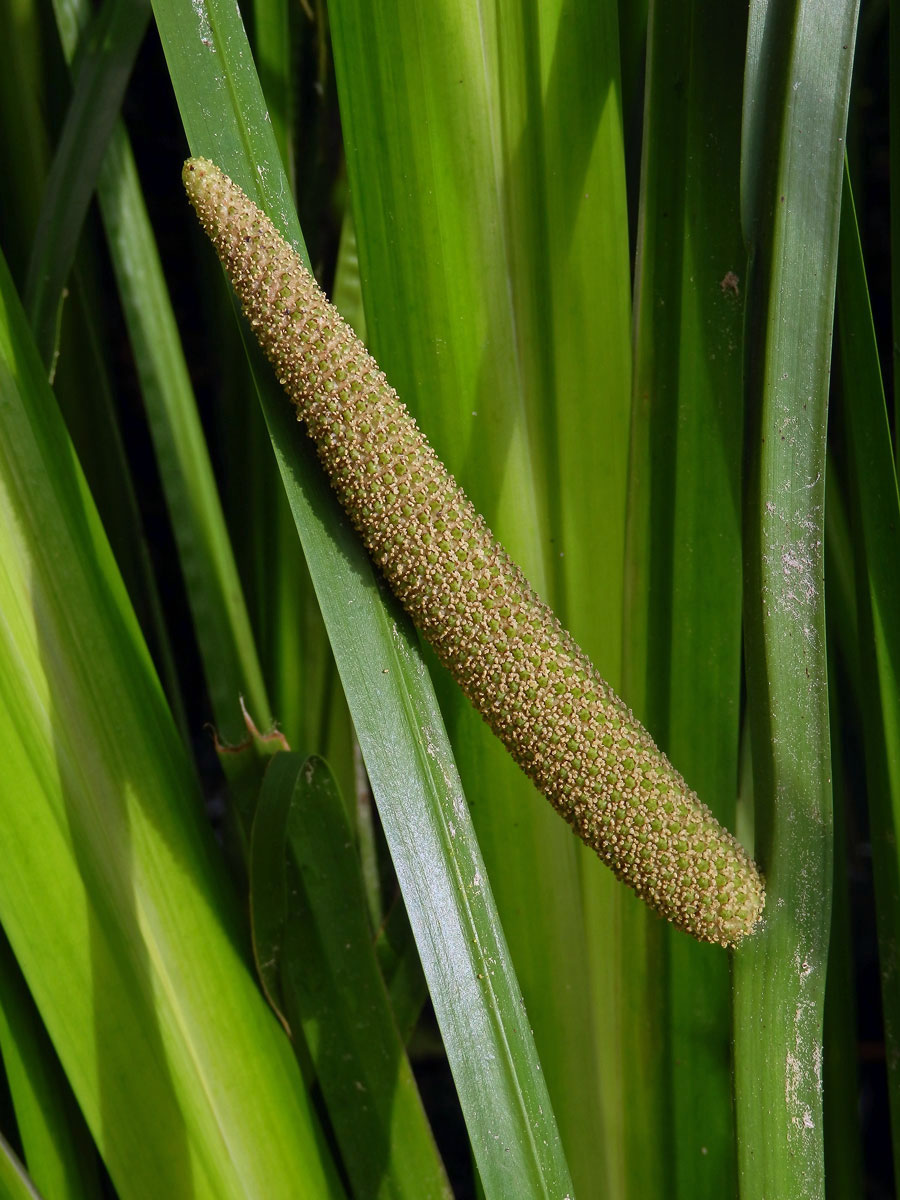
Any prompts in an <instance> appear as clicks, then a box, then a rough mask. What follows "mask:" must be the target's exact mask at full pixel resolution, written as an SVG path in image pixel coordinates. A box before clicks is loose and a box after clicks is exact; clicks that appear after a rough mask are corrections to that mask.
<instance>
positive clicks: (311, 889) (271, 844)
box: [250, 754, 450, 1200]
mask: <svg viewBox="0 0 900 1200" xmlns="http://www.w3.org/2000/svg"><path fill="white" fill-rule="evenodd" d="M276 878H277V879H279V880H280V883H281V887H273V886H272V883H271V881H272V880H273V879H276ZM250 899H251V905H252V911H253V917H254V941H255V947H256V955H257V961H258V962H260V963H265V964H266V967H267V972H270V973H271V974H273V975H275V974H277V976H278V978H279V983H280V991H281V995H282V997H283V1001H284V1008H285V1011H286V1013H287V1015H288V1020H289V1023H290V1026H291V1027H292V1028H293V1029H295V1030H296V1031H297V1033H298V1034H299V1032H300V1030H301V1029H302V1031H303V1035H304V1037H305V1040H306V1044H307V1046H308V1048H309V1052H310V1055H311V1058H312V1063H313V1066H314V1068H315V1072H316V1076H317V1079H318V1082H319V1085H320V1087H321V1089H322V1095H323V1097H324V1100H325V1104H326V1106H327V1108H328V1115H329V1118H330V1121H331V1125H332V1128H333V1129H334V1131H335V1134H336V1136H337V1141H338V1145H339V1147H340V1149H341V1154H342V1157H343V1162H344V1167H345V1169H346V1171H347V1175H348V1177H349V1179H350V1182H351V1185H352V1187H353V1191H354V1193H355V1194H356V1195H361V1196H384V1197H388V1196H396V1197H402V1196H407V1197H410V1200H412V1198H413V1197H426V1196H434V1197H441V1196H444V1197H446V1196H449V1195H450V1191H449V1186H448V1184H447V1180H446V1177H445V1175H444V1170H443V1166H442V1164H441V1161H440V1158H439V1156H438V1154H437V1150H436V1147H435V1145H434V1140H433V1138H432V1135H431V1129H430V1128H429V1125H428V1121H427V1119H426V1117H425V1113H424V1110H423V1108H422V1103H421V1100H420V1099H419V1093H418V1091H417V1089H416V1084H415V1080H414V1079H413V1075H412V1070H411V1069H410V1065H409V1062H408V1060H407V1058H406V1054H405V1051H404V1049H403V1043H402V1042H401V1040H400V1036H399V1034H398V1032H397V1028H396V1026H395V1024H394V1020H393V1017H392V1014H391V1009H390V1004H389V1002H388V995H387V992H386V990H385V987H384V983H383V981H382V978H381V974H380V972H379V970H378V964H377V961H376V958H375V952H374V949H373V946H372V936H371V930H370V928H369V924H368V913H367V903H366V895H365V888H364V886H363V881H362V875H361V871H360V863H359V859H358V857H357V854H356V847H355V844H354V838H353V832H352V830H351V828H350V824H349V821H348V819H347V813H346V809H345V807H344V804H343V801H342V800H341V797H340V795H339V794H338V791H337V788H336V786H335V783H334V779H333V777H332V775H331V772H330V771H329V770H328V768H327V766H326V765H325V763H324V762H322V760H321V759H316V758H309V759H306V760H305V761H304V760H303V759H302V758H301V757H300V756H299V755H296V754H291V755H286V754H282V755H278V756H277V757H276V758H275V759H273V761H272V763H271V765H270V766H269V770H268V772H267V773H266V779H265V783H264V785H263V789H262V792H261V794H260V799H259V806H258V809H257V816H256V822H255V823H254V836H253V855H252V865H251V891H250ZM279 916H280V918H281V920H280V922H279V920H278V917H279Z"/></svg>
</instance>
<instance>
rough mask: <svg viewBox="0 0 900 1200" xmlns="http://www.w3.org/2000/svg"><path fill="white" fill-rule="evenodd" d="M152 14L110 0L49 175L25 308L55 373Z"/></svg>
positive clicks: (97, 21) (142, 5) (80, 66)
mask: <svg viewBox="0 0 900 1200" xmlns="http://www.w3.org/2000/svg"><path fill="white" fill-rule="evenodd" d="M149 16H150V7H149V4H148V2H147V0H106V3H105V4H104V6H103V8H102V9H101V10H100V11H99V12H98V13H97V15H96V17H95V18H94V20H93V24H92V26H91V28H90V30H89V31H88V33H87V35H86V38H85V44H84V48H83V50H82V52H81V53H80V54H79V56H78V59H77V62H76V64H75V66H74V74H75V90H74V94H73V97H72V103H71V106H70V109H69V112H68V115H67V117H66V123H65V125H64V127H63V131H62V134H61V135H60V140H59V145H58V146H57V149H56V154H55V157H54V160H53V166H52V167H51V169H50V176H49V178H48V180H47V188H46V191H45V193H44V200H43V204H42V206H41V215H40V218H39V219H38V228H37V232H36V234H35V240H34V244H33V246H32V250H31V261H30V262H29V265H28V279H27V282H26V285H25V306H26V308H27V309H28V314H29V317H30V319H31V324H32V328H33V329H34V331H35V340H36V341H37V344H38V348H39V350H40V353H41V357H42V358H43V359H44V362H46V363H48V364H51V374H52V361H51V360H52V359H53V357H54V347H55V344H56V340H57V324H58V320H59V311H58V310H59V306H60V303H61V295H62V290H63V287H64V285H65V282H66V279H67V278H68V275H69V270H70V268H71V266H72V260H73V258H74V257H75V247H76V246H77V244H78V238H79V236H80V235H81V227H82V224H83V222H84V218H85V214H86V212H87V207H88V203H89V202H90V199H91V196H92V195H93V192H94V187H95V184H96V180H97V172H98V171H99V169H100V163H101V161H102V159H103V155H104V153H105V152H106V146H107V142H108V140H109V136H110V134H111V133H112V130H113V126H114V124H115V121H116V119H117V117H118V113H119V108H120V107H121V103H122V97H123V95H124V93H125V88H126V86H127V84H128V80H129V78H130V77H131V69H132V67H133V65H134V60H135V57H136V55H137V52H138V48H139V46H140V44H141V41H142V40H143V36H144V31H145V29H146V27H147V20H148V18H149Z"/></svg>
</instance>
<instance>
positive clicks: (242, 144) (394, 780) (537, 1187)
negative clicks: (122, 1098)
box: [155, 0, 570, 1196]
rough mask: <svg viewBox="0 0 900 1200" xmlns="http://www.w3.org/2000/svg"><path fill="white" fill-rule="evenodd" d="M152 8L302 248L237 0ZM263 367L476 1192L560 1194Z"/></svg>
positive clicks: (395, 652) (467, 867)
mask: <svg viewBox="0 0 900 1200" xmlns="http://www.w3.org/2000/svg"><path fill="white" fill-rule="evenodd" d="M155 12H156V17H157V22H158V25H159V28H160V35H161V38H162V42H163V46H164V49H165V50H166V55H167V59H168V63H169V70H170V72H171V74H172V77H173V83H174V85H175V91H176V95H177V97H178V100H179V106H180V109H181V113H182V119H183V121H184V123H185V129H186V131H187V133H188V138H189V141H190V144H191V150H192V152H193V153H195V154H203V155H205V156H207V157H210V158H212V159H214V160H215V161H216V162H218V163H219V165H220V166H221V167H222V169H223V170H225V171H227V172H228V174H229V175H231V177H232V178H233V179H234V180H235V182H238V183H240V185H241V186H242V187H246V188H247V190H248V194H249V195H250V196H251V198H253V199H254V200H255V201H256V202H257V203H259V204H260V205H261V206H262V207H263V208H264V209H265V210H266V211H267V212H268V213H269V216H270V217H272V219H273V220H275V221H276V223H277V224H279V226H280V228H281V229H282V230H283V231H284V232H285V233H286V234H287V236H288V237H289V238H290V239H291V240H292V241H293V243H294V244H295V245H297V246H300V244H301V243H300V239H299V231H298V229H297V223H296V216H295V215H293V212H292V210H290V212H289V209H288V204H287V197H288V192H287V187H286V183H285V180H284V177H283V174H282V173H281V172H280V171H278V170H277V158H276V157H275V154H274V144H273V138H272V132H271V127H270V126H269V125H268V123H267V122H266V120H265V109H264V106H263V103H262V97H261V95H260V92H259V84H258V81H257V79H256V75H255V71H254V70H253V67H252V61H251V59H250V57H249V52H248V50H247V47H246V41H245V39H244V35H243V31H242V29H241V27H240V22H239V20H238V18H237V14H236V12H235V10H234V7H233V6H232V5H231V4H229V3H221V4H211V5H209V6H208V7H207V8H205V9H204V10H203V12H202V14H201V16H200V18H197V17H196V15H195V14H193V13H191V14H190V15H188V16H186V14H185V10H184V8H183V6H181V5H178V4H175V3H173V2H172V0H157V3H156V5H155ZM224 97H230V98H231V103H230V104H224V103H223V98H224ZM213 114H214V116H213ZM259 357H260V356H259V355H257V356H255V363H258V361H259ZM257 374H258V378H260V379H262V380H264V381H265V382H264V383H263V384H261V385H260V391H261V398H262V402H263V407H264V411H265V414H266V419H267V422H268V424H269V427H270V430H271V432H272V438H273V443H274V445H275V450H276V457H277V459H278V463H279V467H280V469H281V473H282V478H283V480H284V482H285V487H286V490H287V494H288V499H289V501H290V503H291V507H292V510H293V513H294V519H295V522H296V524H297V528H298V531H299V533H300V537H301V541H302V543H303V549H304V552H305V554H306V559H307V563H308V564H309V568H310V573H311V575H312V578H313V582H314V585H315V587H316V592H317V595H318V599H319V603H320V605H321V608H322V613H323V616H324V618H325V623H326V627H327V629H328V635H329V638H330V640H331V644H332V649H333V650H334V654H335V659H336V661H337V663H338V667H339V670H340V672H341V679H342V683H343V686H344V691H345V693H346V696H347V700H348V703H349V706H350V710H351V713H352V716H353V721H354V725H355V727H356V732H357V736H358V738H359V742H360V746H361V748H362V752H363V757H364V759H365V762H366V766H367V769H368V772H369V777H370V780H371V783H372V789H373V792H374V795H375V797H376V800H377V802H378V804H379V811H380V815H381V818H382V823H383V826H384V830H385V835H386V837H387V841H388V845H389V848H390V851H391V856H392V858H393V861H394V866H395V868H396V871H397V876H398V879H399V881H400V886H401V888H402V890H403V894H404V899H405V901H406V907H407V911H408V913H409V917H410V921H411V923H412V925H413V929H414V931H415V935H416V941H417V944H418V946H419V951H420V954H421V956H422V963H423V967H424V970H425V974H426V977H427V978H428V981H429V986H430V989H431V995H432V999H433V1001H434V1006H435V1012H436V1014H437V1017H438V1021H439V1024H440V1026H441V1032H442V1034H443V1037H444V1044H445V1046H446V1049H447V1055H448V1059H449V1061H450V1065H451V1068H452V1070H453V1073H454V1079H455V1082H456V1085H457V1089H458V1091H459V1095H460V1102H461V1104H462V1108H463V1113H464V1115H465V1116H466V1120H467V1126H468V1129H469V1135H470V1137H471V1139H472V1145H473V1151H474V1154H475V1159H476V1162H477V1164H478V1169H479V1173H480V1176H481V1181H482V1183H483V1185H484V1188H485V1192H486V1194H487V1195H488V1196H508V1195H510V1194H511V1193H512V1194H521V1195H531V1194H534V1195H557V1194H565V1192H566V1191H567V1190H568V1189H570V1182H569V1178H568V1170H567V1167H566V1164H565V1158H564V1156H563V1153H562V1150H561V1147H560V1144H559V1138H558V1134H557V1130H556V1126H555V1121H554V1118H553V1115H552V1109H551V1106H550V1101H549V1098H548V1096H547V1092H546V1085H545V1083H544V1079H543V1075H542V1074H541V1071H540V1066H539V1064H538V1060H537V1055H536V1052H535V1049H534V1044H533V1042H532V1038H531V1034H530V1028H529V1023H528V1019H527V1018H526V1016H525V1012H524V1009H523V1006H522V1001H521V997H520V995H519V992H518V987H517V984H516V981H515V975H514V973H513V970H512V965H511V962H510V959H509V955H508V951H507V948H506V945H505V942H504V939H503V934H502V931H501V929H500V925H499V920H498V917H497V913H496V910H495V908H494V903H493V897H492V895H491V893H490V890H489V888H488V885H487V880H486V872H485V869H484V864H483V862H482V861H481V857H480V854H479V852H478V848H477V844H476V843H475V839H474V834H473V832H472V830H471V825H470V823H469V814H468V809H467V807H466V802H465V798H464V796H463V793H462V789H461V787H460V783H459V779H458V776H457V774H456V769H455V765H454V762H453V757H452V755H451V753H450V749H449V746H448V745H447V742H446V740H445V734H444V731H443V727H442V723H441V719H440V714H439V712H438V709H437V704H436V701H435V699H434V695H433V692H432V690H431V684H430V680H429V679H428V675H427V672H426V671H425V668H424V666H423V664H422V660H421V656H420V654H419V651H418V649H417V647H416V644H415V641H414V638H413V635H412V632H411V629H410V626H409V623H408V622H407V621H406V619H405V618H403V617H402V616H401V615H400V614H399V613H398V611H397V608H396V606H395V605H394V604H393V603H392V602H390V601H387V602H386V601H385V599H384V598H383V597H382V595H381V593H380V592H379V589H378V587H377V585H376V583H375V580H374V577H373V574H372V568H371V565H370V563H369V560H368V559H367V558H366V556H365V554H364V553H363V551H362V549H361V547H360V545H359V542H358V541H357V539H356V538H355V536H354V535H353V534H352V533H351V531H350V530H349V528H348V525H347V522H346V518H345V517H344V516H343V515H342V514H341V513H340V512H339V510H338V508H337V502H336V501H335V499H334V497H333V496H332V494H331V491H330V489H329V488H328V485H327V484H326V482H325V480H324V478H323V476H322V474H321V470H320V468H319V467H318V465H317V463H316V460H315V457H314V453H313V451H312V448H311V446H310V444H309V443H308V441H307V440H306V439H305V437H304V436H303V434H302V432H301V431H300V430H299V429H298V428H297V424H296V421H295V420H294V418H293V414H292V412H291V411H290V407H289V405H288V403H287V402H286V401H285V399H284V397H283V395H282V394H281V393H280V392H279V391H278V390H277V389H276V388H275V387H274V385H273V384H272V383H271V372H270V371H269V369H268V367H266V366H265V365H262V364H260V365H259V367H258V370H257Z"/></svg>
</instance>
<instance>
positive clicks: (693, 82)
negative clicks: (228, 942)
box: [623, 0, 746, 1200]
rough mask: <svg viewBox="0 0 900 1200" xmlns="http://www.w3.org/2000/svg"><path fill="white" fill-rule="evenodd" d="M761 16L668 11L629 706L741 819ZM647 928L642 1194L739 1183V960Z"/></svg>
mask: <svg viewBox="0 0 900 1200" xmlns="http://www.w3.org/2000/svg"><path fill="white" fill-rule="evenodd" d="M744 18H745V8H744V7H743V6H742V5H741V4H740V3H733V4H728V3H720V4H717V5H715V6H712V7H709V8H703V9H700V8H697V6H695V5H694V4H691V3H687V2H679V0H675V2H674V3H667V4H656V3H652V4H651V6H650V36H649V42H648V63H647V91H646V97H645V113H646V116H645V126H644V149H643V170H642V176H641V195H640V200H641V208H640V222H639V240H638V245H637V271H636V277H635V295H636V322H635V379H634V411H633V418H632V451H631V471H630V494H629V514H628V560H627V562H628V571H627V575H628V604H627V606H626V622H625V625H626V663H625V680H626V694H627V696H628V699H629V702H630V703H631V704H632V705H633V706H634V708H635V711H636V712H637V713H638V715H639V716H640V717H641V719H642V720H644V721H645V722H646V724H647V726H648V728H649V729H650V730H651V732H652V733H653V735H654V737H655V738H656V739H657V740H658V742H659V744H660V745H661V747H662V748H663V749H664V750H665V751H666V753H667V754H668V755H669V757H670V758H671V759H672V761H673V762H674V763H675V764H676V766H677V767H678V768H679V770H681V771H682V772H683V773H684V774H685V777H686V778H687V780H688V781H689V783H690V784H691V786H692V787H694V788H696V790H697V792H698V794H699V796H700V798H701V799H702V800H703V801H704V802H705V803H706V804H708V805H709V806H710V807H711V808H712V810H713V812H714V813H715V815H716V816H717V817H718V819H719V820H720V821H722V823H723V824H724V825H725V826H727V827H729V828H733V827H734V822H735V805H734V796H735V795H736V791H737V779H738V744H739V709H740V689H741V515H740V486H741V457H742V434H743V412H742V404H741V398H740V392H741V372H742V363H741V326H742V320H743V289H744V287H745V283H746V278H745V277H746V271H745V267H744V262H745V253H744V249H743V245H742V241H741V230H740V220H739V211H738V200H739V192H738V182H739V147H740V140H739V138H740V88H741V80H742V65H743V55H744V45H745V42H744V35H745V23H744ZM711 45H714V46H716V53H715V54H710V53H709V47H710V46H711ZM631 908H632V909H633V908H634V906H631ZM646 925H647V922H646V918H644V916H643V914H639V913H638V912H636V911H635V912H634V914H633V916H631V914H630V913H629V915H628V924H627V925H626V927H625V930H624V939H625V946H624V947H623V954H628V955H629V957H630V949H633V948H634V946H635V943H636V942H637V943H638V944H641V945H642V953H643V955H645V956H646V960H645V961H646V962H647V964H648V965H647V967H646V975H645V976H644V975H640V976H637V977H636V978H635V973H633V972H629V974H628V976H627V977H626V979H625V981H624V987H625V989H626V995H627V997H628V999H627V1001H626V1005H625V1014H624V1018H623V1019H624V1022H625V1025H624V1030H623V1046H624V1048H625V1052H626V1053H627V1055H628V1057H629V1059H630V1060H632V1061H638V1062H640V1063H641V1069H640V1070H638V1071H633V1072H632V1071H629V1072H626V1073H625V1075H624V1078H625V1082H626V1087H627V1092H626V1104H625V1112H626V1132H627V1141H626V1150H627V1166H628V1177H629V1181H630V1185H631V1188H632V1189H633V1192H634V1194H635V1195H640V1196H654V1195H655V1196H660V1197H662V1196H667V1197H668V1196H685V1197H690V1198H691V1200H695V1198H697V1197H700V1196H709V1197H718V1196H721V1195H723V1194H731V1192H733V1191H734V1188H735V1185H736V1179H735V1150H734V1124H733V1116H732V1106H731V1092H732V1086H731V1062H730V1058H729V1055H728V1049H727V1048H728V1042H729V1038H730V1033H731V980H730V970H729V962H728V958H727V957H726V956H725V955H720V954H711V953H710V952H709V949H708V948H707V947H704V946H700V945H697V944H696V943H693V942H691V941H690V940H689V939H687V938H685V937H684V936H683V935H682V934H680V933H677V932H674V931H673V932H670V933H669V935H668V936H667V937H666V938H664V939H662V938H660V937H659V931H658V930H656V929H653V928H649V929H648V928H646ZM642 943H646V945H645V946H644V945H643V944H642ZM626 961H627V960H626ZM650 1030H652V1031H653V1032H652V1033H650V1032H649V1031H650ZM701 1112H702V1113H703V1114H704V1118H703V1119H702V1120H699V1119H698V1116H697V1114H698V1113H701ZM667 1130H671V1137H667V1136H666V1131H667ZM651 1136H652V1137H654V1139H655V1140H657V1142H658V1153H656V1154H654V1155H648V1154H647V1153H646V1145H647V1142H648V1140H649V1138H650V1137H651Z"/></svg>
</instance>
